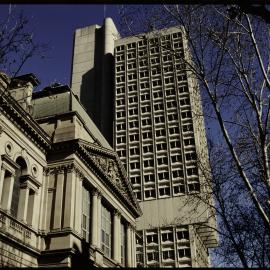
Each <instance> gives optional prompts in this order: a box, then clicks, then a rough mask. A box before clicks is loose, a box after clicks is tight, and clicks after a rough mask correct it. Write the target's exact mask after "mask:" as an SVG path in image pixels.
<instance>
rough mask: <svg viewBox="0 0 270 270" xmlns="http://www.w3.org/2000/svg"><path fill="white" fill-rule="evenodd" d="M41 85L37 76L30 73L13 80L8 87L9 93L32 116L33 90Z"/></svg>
mask: <svg viewBox="0 0 270 270" xmlns="http://www.w3.org/2000/svg"><path fill="white" fill-rule="evenodd" d="M39 84H40V82H39V80H38V79H37V78H36V76H35V75H34V74H32V73H29V74H25V75H22V76H18V77H14V78H12V79H11V82H10V84H9V87H8V91H9V92H10V94H11V96H12V97H13V98H14V99H15V100H16V101H17V102H18V103H19V104H20V106H21V107H22V108H23V109H24V110H25V111H26V112H28V113H30V114H32V111H33V106H32V93H33V88H34V87H36V86H37V85H39Z"/></svg>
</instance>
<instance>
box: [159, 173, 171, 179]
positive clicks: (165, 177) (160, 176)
mask: <svg viewBox="0 0 270 270" xmlns="http://www.w3.org/2000/svg"><path fill="white" fill-rule="evenodd" d="M158 180H169V173H168V172H161V173H158Z"/></svg>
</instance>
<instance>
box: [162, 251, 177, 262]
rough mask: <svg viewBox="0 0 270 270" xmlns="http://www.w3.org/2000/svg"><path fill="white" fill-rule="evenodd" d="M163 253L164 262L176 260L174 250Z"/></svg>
mask: <svg viewBox="0 0 270 270" xmlns="http://www.w3.org/2000/svg"><path fill="white" fill-rule="evenodd" d="M162 253H163V254H162V255H163V260H174V250H164V251H163V252H162Z"/></svg>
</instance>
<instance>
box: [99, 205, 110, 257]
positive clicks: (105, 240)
mask: <svg viewBox="0 0 270 270" xmlns="http://www.w3.org/2000/svg"><path fill="white" fill-rule="evenodd" d="M101 249H102V250H103V252H104V254H105V255H106V256H107V257H109V258H111V255H112V216H111V212H110V211H109V210H108V209H107V208H106V207H105V206H104V205H102V206H101Z"/></svg>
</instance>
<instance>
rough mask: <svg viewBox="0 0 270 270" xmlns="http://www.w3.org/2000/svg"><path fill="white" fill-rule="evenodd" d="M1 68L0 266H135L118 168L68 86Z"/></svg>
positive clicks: (130, 218) (129, 204)
mask: <svg viewBox="0 0 270 270" xmlns="http://www.w3.org/2000/svg"><path fill="white" fill-rule="evenodd" d="M38 83H39V82H38V79H37V78H36V77H35V76H34V75H33V74H26V75H23V76H19V77H16V78H13V79H12V80H10V79H9V78H8V77H7V76H6V75H5V74H3V73H0V266H1V267H6V266H9V267H25V266H27V267H71V266H73V267H79V268H80V267H82V266H83V267H88V266H89V267H91V266H98V267H108V266H110V267H115V266H120V267H121V266H131V267H132V266H135V265H136V258H135V249H136V243H135V219H136V218H137V217H138V216H139V215H140V214H141V210H140V207H139V205H138V202H137V200H136V198H135V197H134V195H133V192H132V188H131V185H130V183H129V181H128V179H127V176H126V172H125V169H124V167H123V165H122V163H121V161H120V160H119V157H118V156H117V154H116V153H115V151H114V150H113V149H112V148H111V147H110V145H109V144H108V142H107V141H106V139H105V138H104V137H103V136H102V134H101V133H100V131H99V130H98V128H97V127H96V126H95V124H94V123H93V122H92V120H91V119H90V117H89V116H88V114H87V113H86V111H85V110H84V108H83V106H82V105H81V103H80V102H79V101H78V99H77V98H76V96H75V95H74V94H73V92H72V91H71V89H70V88H69V87H68V86H63V85H58V84H55V85H53V86H50V87H46V88H45V89H43V90H42V91H40V92H34V93H33V88H34V87H35V86H37V85H38Z"/></svg>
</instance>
